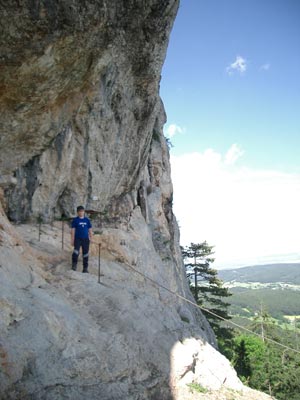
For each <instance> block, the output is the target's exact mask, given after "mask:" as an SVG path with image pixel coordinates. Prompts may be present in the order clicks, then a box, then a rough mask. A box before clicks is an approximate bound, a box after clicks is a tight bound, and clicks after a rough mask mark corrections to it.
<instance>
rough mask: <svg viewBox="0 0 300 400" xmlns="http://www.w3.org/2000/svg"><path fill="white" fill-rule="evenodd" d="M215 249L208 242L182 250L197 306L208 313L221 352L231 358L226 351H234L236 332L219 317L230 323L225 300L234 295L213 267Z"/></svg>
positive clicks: (227, 304)
mask: <svg viewBox="0 0 300 400" xmlns="http://www.w3.org/2000/svg"><path fill="white" fill-rule="evenodd" d="M213 247H214V246H209V245H208V243H207V242H206V241H204V242H202V243H191V244H190V245H189V246H186V247H182V248H181V250H182V256H183V259H184V264H185V267H186V273H187V277H188V279H189V282H190V289H191V292H192V294H193V295H194V297H195V300H196V302H197V304H199V305H200V306H202V307H204V308H205V309H207V310H208V311H205V310H203V313H204V315H205V316H206V318H207V319H208V321H209V323H210V325H211V327H212V328H213V330H214V332H215V334H216V336H217V339H218V343H219V348H220V351H222V352H223V354H225V355H226V356H227V357H229V358H230V354H226V351H229V349H230V348H231V345H230V342H231V340H232V338H233V333H232V328H230V327H229V326H228V325H227V324H226V323H225V322H222V321H221V319H220V318H218V316H220V317H221V318H223V319H225V320H229V319H230V316H229V315H228V311H227V310H228V307H229V306H230V304H229V303H228V302H226V301H224V299H225V298H227V297H229V296H231V293H230V292H229V291H228V289H227V288H225V287H224V286H223V282H222V280H221V279H219V278H218V271H217V270H216V269H214V268H212V267H211V265H210V264H212V263H213V262H214V258H213V257H212V255H213ZM230 351H231V350H230Z"/></svg>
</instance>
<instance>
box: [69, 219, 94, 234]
mask: <svg viewBox="0 0 300 400" xmlns="http://www.w3.org/2000/svg"><path fill="white" fill-rule="evenodd" d="M91 227H92V224H91V221H90V220H89V219H88V218H86V217H84V218H79V217H76V218H74V219H73V221H72V228H75V238H76V239H88V238H89V229H90V228H91Z"/></svg>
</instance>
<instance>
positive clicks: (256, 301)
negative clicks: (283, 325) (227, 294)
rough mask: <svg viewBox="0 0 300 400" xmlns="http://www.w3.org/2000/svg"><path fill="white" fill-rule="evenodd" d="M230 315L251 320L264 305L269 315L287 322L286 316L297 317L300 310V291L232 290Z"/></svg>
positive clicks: (236, 288)
mask: <svg viewBox="0 0 300 400" xmlns="http://www.w3.org/2000/svg"><path fill="white" fill-rule="evenodd" d="M230 291H231V293H232V297H231V298H230V302H231V307H230V313H231V314H233V315H240V316H243V317H247V318H249V317H250V316H251V315H252V316H254V315H255V313H257V312H258V308H259V306H260V304H261V303H263V304H264V305H265V306H266V308H267V309H268V311H269V313H270V314H271V315H272V316H273V317H274V318H276V319H278V320H280V321H282V322H283V321H286V318H285V316H286V315H291V316H294V315H297V314H299V310H300V291H295V290H289V289H276V290H274V289H256V290H253V289H246V290H245V289H241V288H238V287H235V288H231V289H230Z"/></svg>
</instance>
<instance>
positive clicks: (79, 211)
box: [77, 206, 84, 217]
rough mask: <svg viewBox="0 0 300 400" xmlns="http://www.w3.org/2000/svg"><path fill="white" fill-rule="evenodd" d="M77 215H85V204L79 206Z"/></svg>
mask: <svg viewBox="0 0 300 400" xmlns="http://www.w3.org/2000/svg"><path fill="white" fill-rule="evenodd" d="M77 215H78V216H79V217H83V216H84V207H83V206H78V207H77Z"/></svg>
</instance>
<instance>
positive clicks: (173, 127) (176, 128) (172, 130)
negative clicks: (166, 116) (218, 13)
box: [165, 124, 184, 138]
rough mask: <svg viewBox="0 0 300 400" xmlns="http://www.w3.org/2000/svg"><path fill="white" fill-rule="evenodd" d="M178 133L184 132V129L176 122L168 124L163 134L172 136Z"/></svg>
mask: <svg viewBox="0 0 300 400" xmlns="http://www.w3.org/2000/svg"><path fill="white" fill-rule="evenodd" d="M178 133H184V129H183V128H181V127H180V126H178V125H176V124H170V125H169V126H168V127H167V129H166V131H165V136H166V137H168V138H172V137H173V136H175V135H177V134H178Z"/></svg>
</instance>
